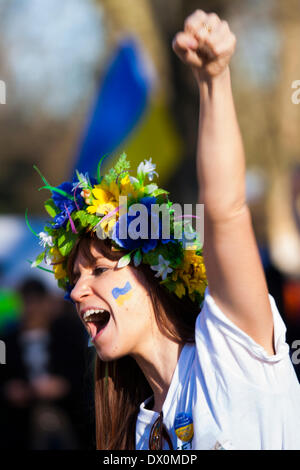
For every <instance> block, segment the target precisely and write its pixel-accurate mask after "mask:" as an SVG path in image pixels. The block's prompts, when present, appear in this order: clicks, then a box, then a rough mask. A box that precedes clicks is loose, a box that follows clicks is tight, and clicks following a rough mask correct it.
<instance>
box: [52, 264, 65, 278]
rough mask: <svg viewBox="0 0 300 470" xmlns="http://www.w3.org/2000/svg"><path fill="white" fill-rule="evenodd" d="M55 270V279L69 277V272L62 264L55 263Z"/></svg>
mask: <svg viewBox="0 0 300 470" xmlns="http://www.w3.org/2000/svg"><path fill="white" fill-rule="evenodd" d="M53 271H54V276H55V279H57V280H58V279H64V278H65V277H67V272H66V271H65V269H64V268H63V265H62V264H54V265H53Z"/></svg>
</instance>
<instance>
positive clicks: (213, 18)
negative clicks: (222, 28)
mask: <svg viewBox="0 0 300 470" xmlns="http://www.w3.org/2000/svg"><path fill="white" fill-rule="evenodd" d="M208 17H209V19H210V20H214V21H220V18H219V17H218V15H217V14H216V13H209V14H208Z"/></svg>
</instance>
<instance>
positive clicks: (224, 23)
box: [221, 20, 229, 29]
mask: <svg viewBox="0 0 300 470" xmlns="http://www.w3.org/2000/svg"><path fill="white" fill-rule="evenodd" d="M221 25H222V26H223V28H226V29H229V24H228V22H227V21H226V20H222V21H221Z"/></svg>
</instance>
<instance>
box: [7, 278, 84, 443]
mask: <svg viewBox="0 0 300 470" xmlns="http://www.w3.org/2000/svg"><path fill="white" fill-rule="evenodd" d="M19 293H20V296H21V298H22V302H23V309H22V315H21V318H20V322H19V325H18V326H17V327H15V328H14V329H13V330H10V331H9V332H8V334H7V335H5V336H4V341H5V344H6V356H7V357H6V365H5V367H3V373H4V376H3V379H4V380H3V381H2V384H1V407H2V410H1V430H0V433H1V441H0V442H1V444H0V446H1V447H2V448H7V449H76V448H79V446H80V445H83V446H84V442H85V438H84V436H85V435H86V431H87V430H86V428H84V422H85V420H84V417H83V410H84V406H85V405H84V397H83V393H82V392H83V390H84V384H83V377H84V374H83V367H85V366H86V364H85V363H84V357H85V354H84V351H85V350H86V337H85V335H84V334H83V332H82V330H81V328H80V325H78V323H77V322H76V318H75V317H74V315H72V314H71V315H70V311H69V310H70V309H68V308H67V305H66V303H65V302H62V301H60V300H58V299H57V298H56V297H54V296H53V295H52V294H51V293H49V292H48V290H47V288H46V287H45V285H44V284H43V283H42V282H41V281H40V280H37V279H27V280H25V281H24V282H23V283H22V285H21V286H20V288H19ZM78 326H79V328H78ZM68 343H69V344H68ZM70 343H71V345H72V349H70ZM71 350H72V353H70V351H71ZM70 355H72V358H70ZM70 359H71V360H70ZM74 359H75V361H74ZM90 439H92V438H91V436H90ZM79 442H80V444H79Z"/></svg>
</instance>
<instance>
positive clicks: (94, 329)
mask: <svg viewBox="0 0 300 470" xmlns="http://www.w3.org/2000/svg"><path fill="white" fill-rule="evenodd" d="M106 324H107V323H105V324H103V322H100V321H99V322H98V321H97V322H96V321H95V322H89V323H88V328H89V331H90V335H91V337H92V338H95V336H96V335H97V334H98V333H99V331H101V330H102V329H103V328H104V327H105V326H106Z"/></svg>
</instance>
